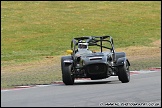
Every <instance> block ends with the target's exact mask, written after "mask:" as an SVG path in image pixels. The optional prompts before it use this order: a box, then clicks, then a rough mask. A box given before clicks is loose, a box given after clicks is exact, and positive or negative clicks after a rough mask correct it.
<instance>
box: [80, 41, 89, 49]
mask: <svg viewBox="0 0 162 108" xmlns="http://www.w3.org/2000/svg"><path fill="white" fill-rule="evenodd" d="M78 49H79V50H80V49H86V50H88V43H78Z"/></svg>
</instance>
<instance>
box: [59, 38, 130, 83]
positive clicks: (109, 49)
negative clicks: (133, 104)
mask: <svg viewBox="0 0 162 108" xmlns="http://www.w3.org/2000/svg"><path fill="white" fill-rule="evenodd" d="M90 49H91V50H90ZM67 53H68V54H70V55H69V56H62V57H61V70H62V80H63V83H64V84H65V85H73V84H74V82H75V78H91V80H98V79H104V78H108V77H110V76H118V79H119V80H120V81H121V82H122V83H127V82H129V81H130V71H129V66H130V63H129V61H128V59H127V57H126V54H125V53H124V52H115V49H114V43H113V38H112V37H111V36H83V37H76V38H73V39H72V41H71V50H67Z"/></svg>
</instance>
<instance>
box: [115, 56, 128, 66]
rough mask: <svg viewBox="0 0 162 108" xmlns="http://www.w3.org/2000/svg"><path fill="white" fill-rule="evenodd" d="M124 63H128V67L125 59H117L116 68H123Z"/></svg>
mask: <svg viewBox="0 0 162 108" xmlns="http://www.w3.org/2000/svg"><path fill="white" fill-rule="evenodd" d="M126 61H127V62H128V65H129V66H130V63H129V61H128V59H127V58H126V57H121V58H118V60H117V63H116V66H123V65H124V64H125V63H126Z"/></svg>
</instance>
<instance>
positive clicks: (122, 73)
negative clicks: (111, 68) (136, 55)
mask: <svg viewBox="0 0 162 108" xmlns="http://www.w3.org/2000/svg"><path fill="white" fill-rule="evenodd" d="M118 79H119V80H120V81H121V82H122V83H127V82H129V81H130V71H129V65H128V62H127V61H126V62H125V63H124V65H123V66H120V67H118Z"/></svg>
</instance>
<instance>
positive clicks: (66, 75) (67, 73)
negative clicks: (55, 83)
mask: <svg viewBox="0 0 162 108" xmlns="http://www.w3.org/2000/svg"><path fill="white" fill-rule="evenodd" d="M67 58H68V57H62V59H61V69H62V81H63V83H64V84H65V85H73V84H74V76H73V75H72V64H65V63H64V62H63V61H64V60H65V59H67Z"/></svg>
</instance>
